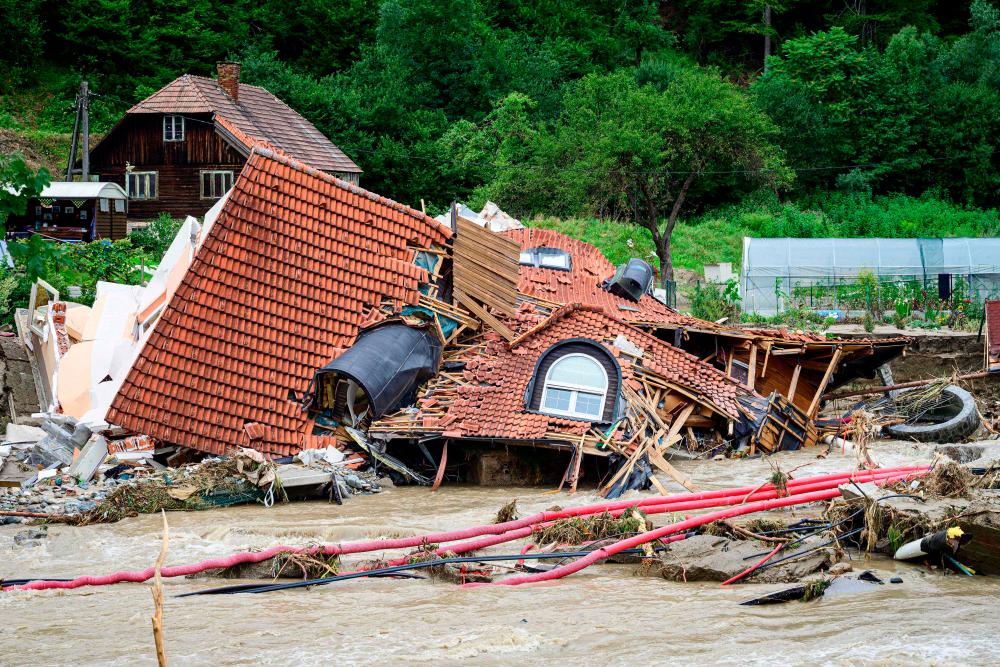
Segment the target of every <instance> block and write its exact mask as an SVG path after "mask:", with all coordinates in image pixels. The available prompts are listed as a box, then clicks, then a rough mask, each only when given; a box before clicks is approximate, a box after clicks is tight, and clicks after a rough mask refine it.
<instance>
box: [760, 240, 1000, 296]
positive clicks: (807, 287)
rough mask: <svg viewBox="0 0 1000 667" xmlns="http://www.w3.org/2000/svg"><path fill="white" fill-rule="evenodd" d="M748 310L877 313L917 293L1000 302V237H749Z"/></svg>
mask: <svg viewBox="0 0 1000 667" xmlns="http://www.w3.org/2000/svg"><path fill="white" fill-rule="evenodd" d="M740 290H741V295H742V298H743V302H742V305H743V310H744V312H748V313H754V312H755V313H759V314H762V315H773V314H775V313H777V312H780V311H782V310H784V309H786V308H788V307H805V308H810V309H814V310H842V311H850V310H861V309H864V308H866V307H867V308H871V299H872V294H876V295H877V298H878V299H879V301H880V303H882V304H883V305H887V306H888V307H891V305H890V304H891V302H893V301H895V300H898V299H906V298H908V296H911V295H919V294H922V293H925V296H926V294H937V295H938V296H939V297H940V298H942V299H945V300H948V299H953V298H955V297H963V298H969V299H970V300H971V301H974V302H981V301H982V300H983V299H985V298H997V297H998V296H1000V238H947V239H884V238H843V239H842V238H822V239H816V238H808V239H792V238H769V239H761V238H744V239H743V265H742V268H741V270H740Z"/></svg>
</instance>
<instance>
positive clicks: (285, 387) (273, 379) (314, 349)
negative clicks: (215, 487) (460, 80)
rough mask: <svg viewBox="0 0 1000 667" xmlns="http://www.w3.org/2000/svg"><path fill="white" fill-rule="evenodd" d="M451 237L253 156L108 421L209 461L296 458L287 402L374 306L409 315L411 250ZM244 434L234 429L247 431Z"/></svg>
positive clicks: (299, 439) (295, 417)
mask: <svg viewBox="0 0 1000 667" xmlns="http://www.w3.org/2000/svg"><path fill="white" fill-rule="evenodd" d="M450 236H451V231H450V230H449V229H448V228H447V227H445V226H443V225H441V224H440V223H438V222H436V221H435V220H434V219H433V218H430V217H428V216H426V215H424V214H422V213H420V212H418V211H415V210H413V209H410V208H408V207H405V206H403V205H401V204H397V203H396V202H393V201H391V200H388V199H384V198H382V197H379V196H377V195H374V194H372V193H370V192H367V191H366V190H362V189H361V188H357V187H354V186H350V185H348V184H347V183H345V182H344V181H341V180H338V179H336V178H333V177H332V176H328V175H326V174H324V173H322V172H319V171H316V170H315V169H312V168H309V167H305V166H303V165H301V164H300V163H297V162H295V161H293V160H290V159H288V158H287V157H284V156H280V155H276V154H274V153H271V152H269V151H265V150H262V149H257V148H255V149H254V151H253V152H252V153H251V155H250V158H249V160H248V161H247V164H246V165H245V167H244V168H243V171H242V173H241V174H240V176H239V178H238V179H237V180H236V183H235V185H234V188H233V191H232V193H231V195H230V197H229V199H228V201H227V202H226V204H225V205H224V207H223V209H222V211H221V213H220V214H219V217H218V218H217V219H216V221H215V222H214V224H213V225H212V226H211V228H210V229H209V231H208V233H207V238H206V239H205V241H204V242H203V244H202V245H201V247H200V248H199V249H198V252H197V254H196V255H195V258H194V261H193V262H192V263H191V266H190V268H189V269H188V271H187V273H186V274H185V276H184V279H183V281H182V283H181V285H180V287H179V288H178V289H177V292H176V293H175V294H174V296H173V298H172V299H171V300H170V302H169V303H168V304H167V306H166V308H165V310H164V312H163V314H162V316H161V318H160V320H159V322H158V323H157V325H156V328H155V329H154V331H153V333H152V334H151V336H150V338H149V341H148V342H147V343H146V345H145V346H144V348H143V349H142V351H141V353H140V354H139V357H138V359H137V360H136V362H135V364H134V365H133V367H132V370H131V371H130V372H129V374H128V376H127V378H126V380H125V382H124V383H123V385H122V388H121V390H120V391H119V393H118V395H117V396H116V397H115V399H114V401H113V403H112V406H111V410H110V411H109V414H108V420H109V422H111V423H113V424H118V425H120V426H123V427H125V428H127V429H130V430H133V431H136V432H140V433H145V434H148V435H151V436H153V437H154V438H156V439H158V440H162V441H164V442H168V443H173V444H179V445H185V446H188V447H193V448H195V449H200V450H202V451H207V452H214V453H221V452H223V451H225V450H226V449H227V448H229V447H232V446H234V445H237V444H251V442H250V440H251V438H253V442H252V446H253V447H254V448H256V449H260V450H261V451H264V452H266V453H269V454H275V455H285V454H289V453H292V452H295V451H298V450H299V449H300V448H301V446H302V444H303V442H304V433H305V430H306V424H307V422H306V419H305V414H304V413H302V412H301V411H300V409H299V405H298V403H296V402H295V401H293V400H290V399H289V391H294V392H295V393H296V394H300V395H301V394H302V393H303V392H304V391H305V390H306V388H307V386H308V384H309V381H310V379H311V378H312V376H313V372H314V371H315V370H316V369H317V368H319V367H320V366H323V365H324V364H326V363H327V362H328V361H330V359H331V358H333V357H334V356H335V355H336V354H337V352H338V351H340V350H341V349H342V348H344V347H346V346H347V345H348V344H349V343H350V342H351V341H352V340H353V339H354V338H355V336H356V335H357V333H358V330H359V327H360V325H361V322H362V320H363V319H364V317H365V316H364V313H365V311H366V310H370V309H371V308H377V307H379V306H380V304H381V303H382V300H383V299H390V300H392V301H395V302H397V303H400V304H403V303H406V304H416V303H417V301H418V299H419V291H418V285H419V283H420V282H422V281H426V280H427V273H426V271H424V270H423V269H420V268H418V267H417V266H415V265H414V264H413V248H414V247H419V248H426V247H428V246H430V245H432V244H437V245H443V244H444V243H445V242H446V241H447V239H448V238H449V237H450ZM251 424H252V426H250V428H249V429H247V428H246V427H247V426H248V425H251Z"/></svg>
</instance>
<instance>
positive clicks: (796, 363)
mask: <svg viewBox="0 0 1000 667" xmlns="http://www.w3.org/2000/svg"><path fill="white" fill-rule="evenodd" d="M491 216H492V217H495V216H496V213H495V212H493V213H492V214H491ZM470 217H471V218H472V219H470V218H467V217H465V215H463V214H462V211H460V210H459V209H458V208H457V207H453V209H452V212H451V214H450V215H449V216H448V217H447V218H445V220H444V221H442V220H435V219H433V218H430V217H429V216H427V215H425V214H423V213H421V212H419V211H416V210H414V209H411V208H409V207H406V206H403V205H401V204H398V203H396V202H393V201H391V200H388V199H385V198H382V197H379V196H377V195H375V194H372V193H370V192H367V191H365V190H363V189H361V188H359V187H357V186H354V185H351V184H349V183H347V182H345V181H342V180H339V179H337V178H334V177H332V176H330V175H328V174H325V173H323V172H321V171H318V170H315V169H312V168H310V167H308V166H305V165H303V164H301V163H299V162H297V161H295V160H294V159H291V158H289V157H287V156H285V155H284V154H282V153H280V152H279V151H276V150H272V149H269V148H267V147H265V146H262V145H256V146H255V147H254V148H253V149H252V151H251V153H250V155H249V158H248V160H247V163H246V165H245V167H244V168H243V171H242V173H241V174H240V176H239V178H238V179H237V180H236V182H235V184H234V186H233V188H232V190H231V191H230V192H229V193H228V194H227V195H226V196H225V197H224V198H223V199H222V200H220V201H219V203H218V204H217V205H216V207H214V208H213V210H212V211H211V212H210V214H209V216H206V223H205V224H204V226H203V227H202V228H200V229H199V230H198V232H197V233H196V234H195V235H192V229H188V230H187V232H183V231H182V235H183V234H185V233H186V234H187V235H188V238H187V240H186V241H178V242H175V243H181V245H182V247H183V249H184V252H183V253H180V252H179V254H181V255H184V259H183V261H179V260H177V259H176V258H175V259H173V260H171V259H170V254H171V253H170V252H168V257H167V258H165V261H164V263H163V264H161V267H160V273H161V274H163V275H169V276H170V280H169V284H168V281H166V279H165V278H164V279H161V280H159V281H158V282H157V281H156V280H154V281H153V282H151V284H150V285H149V286H147V287H145V288H137V290H141V292H140V291H137V292H136V293H135V294H134V295H133V298H134V299H137V300H138V302H137V305H138V307H136V308H134V309H133V310H132V311H129V312H130V313H131V314H130V315H128V317H125V318H124V319H123V320H121V322H120V324H122V325H123V326H124V328H125V330H126V331H128V332H129V335H128V336H127V337H128V338H129V339H130V341H131V342H130V347H129V346H126V347H128V349H127V350H126V352H127V354H125V355H124V357H123V358H124V359H125V361H123V362H120V363H110V362H108V363H105V362H104V361H102V362H101V364H102V365H100V366H99V370H98V371H97V372H96V375H95V374H94V373H91V375H90V377H91V378H92V379H93V378H96V376H97V375H100V374H101V373H102V372H103V369H104V367H105V365H108V366H109V367H111V366H113V367H114V372H112V373H108V374H107V375H106V376H102V378H101V380H102V381H103V382H105V383H108V382H110V384H106V387H104V388H102V389H101V391H100V392H99V394H100V398H99V399H98V397H97V396H96V395H95V396H94V397H92V400H90V403H93V404H95V405H90V403H88V404H87V405H80V406H78V407H76V408H74V410H77V411H79V410H82V409H83V408H87V410H88V411H89V410H91V409H94V408H97V409H98V411H99V414H96V415H95V414H92V415H91V417H92V418H94V419H96V418H97V417H103V418H104V419H105V421H106V422H107V424H109V425H114V426H116V427H120V428H121V429H124V430H125V431H127V432H131V433H136V434H143V435H147V436H150V437H151V438H153V439H155V440H156V441H158V442H160V443H163V444H169V445H175V446H181V447H186V448H191V449H194V450H198V451H201V452H206V453H211V454H223V453H227V452H230V451H232V450H233V449H234V448H235V447H250V448H253V449H255V450H258V451H260V452H262V453H263V454H265V455H267V456H271V457H282V456H288V455H291V454H294V453H296V452H299V451H301V450H304V449H313V448H325V447H329V446H335V447H337V448H341V449H345V450H346V449H349V450H352V451H353V452H358V453H360V455H361V456H367V457H370V458H371V459H374V461H375V462H377V463H378V464H380V465H384V466H386V467H388V468H389V469H391V470H395V471H396V472H397V473H398V474H399V475H400V476H401V477H403V478H405V479H409V480H411V481H417V482H421V483H429V482H430V481H431V479H432V478H434V477H435V472H436V477H437V480H438V481H440V479H441V476H442V475H443V474H444V472H445V468H446V465H447V464H446V461H447V456H446V452H447V445H448V443H449V442H453V443H456V445H463V446H477V445H485V446H493V445H498V444H501V445H509V446H525V447H533V448H536V449H544V450H550V451H553V450H554V451H560V450H561V451H565V452H566V453H567V454H568V460H569V464H568V466H567V467H566V472H565V473H564V477H563V479H564V481H566V482H568V483H570V484H571V485H572V486H575V484H576V482H577V481H578V479H579V478H580V475H581V466H582V462H583V461H584V457H585V456H586V457H590V458H591V459H594V460H604V461H606V462H608V463H609V464H610V466H609V467H610V470H609V474H608V475H607V478H606V483H605V485H604V486H605V487H606V490H607V491H608V492H609V493H616V492H619V491H621V490H622V489H623V488H627V487H630V486H635V485H639V484H644V483H646V480H647V479H649V478H650V474H649V473H650V471H651V467H656V468H659V469H660V470H662V471H664V472H666V473H668V474H670V475H671V476H673V477H674V478H675V479H677V481H678V482H679V483H682V484H685V485H688V486H690V484H689V483H688V481H687V480H685V479H684V478H683V477H682V476H681V475H679V474H678V473H677V472H676V471H675V470H674V469H673V468H672V467H671V466H670V464H669V463H668V462H667V460H666V459H667V456H668V454H669V453H670V452H673V451H675V449H676V448H678V447H679V448H682V449H684V450H690V451H704V450H719V451H721V450H722V449H724V448H733V447H735V448H744V447H746V448H749V450H750V451H751V452H756V451H760V452H764V453H767V452H772V451H776V450H779V449H796V448H798V447H801V446H808V445H810V444H812V443H814V442H815V441H816V438H817V432H816V428H815V425H814V424H813V419H814V417H815V416H816V414H817V412H818V410H819V406H820V405H821V403H822V396H823V394H824V393H825V392H826V391H827V390H828V389H830V388H831V387H833V386H837V385H839V384H843V383H845V382H847V381H849V380H851V379H853V378H855V377H858V376H860V375H871V374H873V373H874V370H875V368H876V367H878V366H880V365H881V364H883V363H885V362H887V361H889V360H890V359H892V358H893V357H894V356H896V355H898V354H900V353H901V352H902V350H903V348H904V347H905V345H906V339H891V340H839V339H827V338H824V337H822V336H817V335H813V334H799V333H789V332H785V331H777V330H746V329H738V328H732V327H725V326H722V325H719V324H715V323H711V322H705V321H702V320H698V319H696V318H693V317H689V316H685V315H682V314H680V313H678V312H676V311H674V310H672V309H670V308H668V307H667V306H666V305H664V304H663V303H661V302H659V301H657V300H656V299H654V298H653V297H652V296H651V295H650V288H651V283H652V279H653V272H652V269H651V268H650V267H649V265H648V264H646V263H645V262H643V261H641V260H638V259H633V260H631V261H629V262H627V263H626V264H624V265H622V266H620V267H615V266H614V265H613V264H612V263H611V262H609V261H608V260H607V259H606V258H605V257H604V256H603V255H602V254H601V253H600V252H599V251H598V250H597V249H596V248H594V246H592V245H590V244H587V243H584V242H582V241H578V240H574V239H570V238H568V237H566V236H564V235H562V234H559V233H557V232H554V231H550V230H543V229H530V228H523V227H521V226H520V225H519V224H516V225H515V224H512V223H508V222H505V223H504V224H503V225H502V227H503V229H504V230H505V231H503V232H501V233H495V232H493V231H490V229H489V225H488V224H487V223H484V220H483V218H481V217H479V216H475V215H474V214H472V215H470ZM477 217H479V219H476V218H477ZM487 222H488V221H487ZM194 224H197V223H194ZM182 235H179V238H180V237H181V236H182ZM172 251H173V248H172V249H171V252H172ZM154 282H155V283H156V285H157V286H156V287H155V289H153V291H152V292H150V291H149V290H150V288H151V287H153V283H154ZM96 307H97V304H95V308H96ZM113 329H114V331H115V332H117V333H118V335H119V336H120V335H121V331H122V328H121V327H120V326H116V327H114V328H113ZM108 335H111V334H108ZM93 347H102V346H100V345H97V346H93ZM71 351H72V349H70V352H71ZM102 359H103V358H102ZM97 384H100V382H98V383H97ZM111 389H113V392H110V391H109V390H111ZM92 390H93V388H91V391H92ZM81 391H82V390H79V391H77V392H76V395H77V396H79V395H80V394H81ZM109 394H111V395H109ZM105 397H106V398H105ZM59 403H60V402H59V401H56V402H54V403H53V405H52V407H53V408H54V409H59V407H60V405H58V404H59ZM105 403H106V404H107V406H106V409H104V408H105ZM61 407H62V408H63V409H65V408H66V407H67V406H65V405H63V406H61ZM432 450H436V452H437V455H436V456H435V454H434V451H432ZM654 481H655V479H654Z"/></svg>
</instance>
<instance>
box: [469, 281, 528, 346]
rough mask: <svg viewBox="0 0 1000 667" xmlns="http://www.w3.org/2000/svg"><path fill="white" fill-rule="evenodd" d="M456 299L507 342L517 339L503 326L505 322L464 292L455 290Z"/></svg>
mask: <svg viewBox="0 0 1000 667" xmlns="http://www.w3.org/2000/svg"><path fill="white" fill-rule="evenodd" d="M455 298H457V299H458V300H459V301H460V302H461V303H462V305H463V306H465V307H466V308H468V309H469V310H471V311H472V314H473V315H475V316H476V317H478V318H479V319H481V320H482V321H483V322H485V323H486V324H488V325H490V326H491V327H492V328H493V329H495V330H496V332H497V333H499V334H500V335H501V336H503V337H504V338H506V339H507V342H510V341H512V340H514V339H515V338H517V335H516V334H515V333H514V332H513V331H511V330H510V329H508V328H507V327H506V326H505V325H504V324H503V322H501V321H500V320H498V319H497V318H495V317H493V316H492V315H490V313H489V311H487V310H486V309H485V308H484V307H482V306H480V305H479V304H478V303H476V302H475V301H474V300H473V299H472V298H471V297H470V296H469V295H467V294H465V293H464V292H460V291H458V290H455Z"/></svg>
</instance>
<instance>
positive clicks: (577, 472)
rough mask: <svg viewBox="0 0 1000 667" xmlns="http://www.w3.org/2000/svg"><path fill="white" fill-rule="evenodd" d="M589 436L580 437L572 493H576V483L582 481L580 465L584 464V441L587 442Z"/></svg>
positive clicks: (571, 487)
mask: <svg viewBox="0 0 1000 667" xmlns="http://www.w3.org/2000/svg"><path fill="white" fill-rule="evenodd" d="M586 438H587V434H586V433H584V434H583V435H581V436H580V442H579V443H578V444H577V446H576V452H575V454H574V461H573V477H572V478H571V480H570V487H569V492H570V493H576V483H577V482H579V481H580V464H581V463H583V441H584V440H586Z"/></svg>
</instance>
